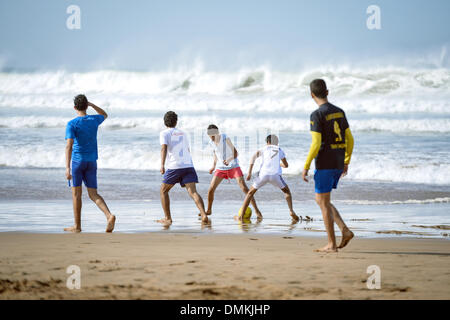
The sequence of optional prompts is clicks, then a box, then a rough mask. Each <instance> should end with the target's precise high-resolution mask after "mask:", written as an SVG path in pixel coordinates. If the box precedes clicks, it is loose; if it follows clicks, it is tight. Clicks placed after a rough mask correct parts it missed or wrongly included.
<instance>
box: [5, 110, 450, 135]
mask: <svg viewBox="0 0 450 320" xmlns="http://www.w3.org/2000/svg"><path fill="white" fill-rule="evenodd" d="M222 116H226V115H222ZM222 116H220V115H217V114H214V115H210V116H207V115H199V116H195V117H192V116H184V117H183V118H182V119H181V120H180V126H181V127H183V128H184V129H185V130H195V129H198V128H205V127H206V126H207V125H209V124H210V123H220V124H221V127H223V128H227V130H228V131H230V132H235V131H241V130H242V128H246V130H247V131H248V132H252V131H256V130H259V129H262V128H272V129H276V130H277V131H285V132H307V131H309V121H308V118H307V116H306V115H305V116H304V117H303V118H294V117H279V118H273V117H272V118H267V117H260V118H258V117H250V116H244V117H228V118H222ZM69 120H70V119H68V118H63V117H46V116H24V117H2V118H0V128H13V129H19V128H36V129H40V128H42V129H45V128H64V127H65V126H66V124H67V122H68V121H69ZM349 122H350V126H351V129H352V131H354V132H358V131H363V132H372V131H375V132H377V131H378V132H396V133H408V132H413V133H450V118H448V119H426V118H425V119H403V120H401V119H390V118H372V119H357V120H350V121H349ZM102 128H104V129H107V130H124V129H148V130H150V131H152V132H156V131H161V130H162V129H163V123H162V120H161V117H115V118H114V117H110V118H108V120H107V121H105V122H104V123H103V124H102Z"/></svg>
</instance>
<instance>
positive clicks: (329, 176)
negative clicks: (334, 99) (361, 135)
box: [302, 79, 354, 252]
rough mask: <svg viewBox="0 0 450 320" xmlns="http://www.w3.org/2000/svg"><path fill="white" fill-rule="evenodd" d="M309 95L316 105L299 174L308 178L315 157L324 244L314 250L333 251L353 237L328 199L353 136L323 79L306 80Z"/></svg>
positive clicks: (348, 154)
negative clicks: (339, 237) (338, 234)
mask: <svg viewBox="0 0 450 320" xmlns="http://www.w3.org/2000/svg"><path fill="white" fill-rule="evenodd" d="M310 89H311V96H312V98H313V99H314V101H315V102H316V103H317V105H318V106H319V108H318V109H317V110H315V111H314V112H313V113H311V118H310V130H311V136H312V143H311V147H310V150H309V153H308V157H307V159H306V163H305V166H304V169H303V173H302V178H303V180H304V181H306V182H308V178H307V176H308V170H309V168H310V165H311V162H312V160H313V159H314V158H315V165H316V170H315V172H314V182H315V192H316V202H317V204H318V205H319V207H320V209H321V211H322V216H323V221H324V224H325V229H326V231H327V234H328V244H327V245H326V246H325V247H323V248H320V249H317V250H315V251H317V252H337V249H341V248H343V247H345V246H346V245H347V244H348V242H349V241H350V240H351V239H352V238H353V236H354V235H353V232H352V231H350V229H349V228H348V227H347V226H346V224H345V223H344V221H343V220H342V218H341V216H340V214H339V212H338V210H337V209H336V207H335V206H334V205H333V204H332V203H331V190H332V189H336V188H337V185H338V182H339V179H340V178H341V177H343V176H345V175H346V174H347V171H348V165H349V164H350V159H351V156H352V152H353V144H354V140H353V136H352V133H351V131H350V128H349V125H348V122H347V118H346V116H345V112H344V111H343V110H342V109H340V108H338V107H336V106H335V105H333V104H331V103H329V102H328V98H327V96H328V89H327V85H326V83H325V81H324V80H322V79H316V80H313V81H312V82H311V83H310ZM334 222H336V224H337V225H338V227H339V229H340V230H341V232H342V240H341V243H340V245H339V246H337V245H336V236H335V233H334Z"/></svg>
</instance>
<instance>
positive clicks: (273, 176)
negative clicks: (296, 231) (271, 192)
mask: <svg viewBox="0 0 450 320" xmlns="http://www.w3.org/2000/svg"><path fill="white" fill-rule="evenodd" d="M266 142H267V145H266V146H265V147H264V148H262V149H261V150H258V151H257V152H256V153H255V154H254V155H253V157H252V159H251V160H250V167H249V169H248V176H247V180H250V179H251V177H252V170H253V165H254V164H255V160H256V158H258V157H262V164H261V169H260V171H259V176H258V177H257V178H256V179H255V181H254V182H253V185H252V187H251V188H250V191H249V192H248V193H247V196H246V197H245V200H244V204H243V205H242V210H241V214H242V213H244V212H245V211H246V210H247V207H248V205H249V203H250V200H251V199H252V198H253V195H254V194H255V193H256V191H258V189H259V188H261V187H262V186H263V185H265V184H266V183H268V182H269V183H271V184H273V185H274V186H276V187H278V188H280V189H281V191H283V192H284V194H285V197H286V201H287V204H288V206H289V210H290V215H291V217H292V220H293V222H298V221H299V220H300V218H299V217H298V216H297V215H296V214H295V212H294V209H293V208H292V195H291V191H290V190H289V187H288V185H287V184H286V182H284V180H283V177H282V176H281V167H283V168H287V167H288V162H287V160H286V156H285V154H284V151H283V150H282V149H281V148H280V147H278V137H277V136H276V135H274V134H271V135H268V136H267V138H266ZM238 218H239V220H241V221H242V220H243V218H242V215H240V216H239V217H238Z"/></svg>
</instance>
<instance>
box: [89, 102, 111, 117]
mask: <svg viewBox="0 0 450 320" xmlns="http://www.w3.org/2000/svg"><path fill="white" fill-rule="evenodd" d="M88 106H89V107H92V109H94V110H95V111H96V112H97V113H98V114H101V115H102V116H104V117H105V119H106V118H108V114H107V113H106V111H105V110H103V109H102V108H100V107H97V106H96V105H95V104H93V103H92V102H88Z"/></svg>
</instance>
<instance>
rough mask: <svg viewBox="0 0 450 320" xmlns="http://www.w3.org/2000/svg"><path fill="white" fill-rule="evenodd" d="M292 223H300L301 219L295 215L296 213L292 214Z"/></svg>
mask: <svg viewBox="0 0 450 320" xmlns="http://www.w3.org/2000/svg"><path fill="white" fill-rule="evenodd" d="M291 218H292V222H294V223H297V222H299V221H300V218H299V217H298V216H297V215H296V214H295V212H291Z"/></svg>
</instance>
